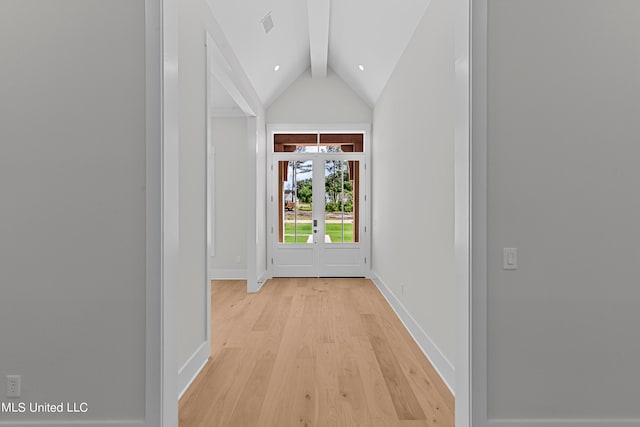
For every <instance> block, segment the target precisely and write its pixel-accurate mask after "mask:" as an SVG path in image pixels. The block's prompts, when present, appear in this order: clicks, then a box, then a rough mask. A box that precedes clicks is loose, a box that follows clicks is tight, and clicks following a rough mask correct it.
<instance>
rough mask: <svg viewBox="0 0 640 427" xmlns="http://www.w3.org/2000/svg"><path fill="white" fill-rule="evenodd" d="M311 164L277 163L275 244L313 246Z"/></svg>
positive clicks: (296, 162)
mask: <svg viewBox="0 0 640 427" xmlns="http://www.w3.org/2000/svg"><path fill="white" fill-rule="evenodd" d="M312 177H313V162H312V161H311V160H307V161H280V162H278V185H279V190H280V191H279V192H278V194H279V200H278V202H279V206H280V209H279V217H280V218H279V219H280V221H279V227H278V242H280V243H291V244H305V243H313V231H312V227H311V225H312V224H311V215H312V200H311V198H312V194H313V192H312V186H311V182H312Z"/></svg>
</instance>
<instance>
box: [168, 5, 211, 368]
mask: <svg viewBox="0 0 640 427" xmlns="http://www.w3.org/2000/svg"><path fill="white" fill-rule="evenodd" d="M179 6H180V20H179V35H178V37H179V38H178V43H179V44H178V53H179V56H178V60H179V67H178V70H179V78H180V127H179V131H180V207H179V209H180V231H179V232H180V254H179V258H180V261H179V262H180V265H179V282H178V289H177V294H176V296H177V305H178V313H179V315H178V356H177V357H178V368H182V367H184V365H185V364H186V363H187V362H188V361H189V359H190V358H191V356H192V355H193V354H194V352H195V351H197V349H198V348H199V347H200V346H202V344H203V343H204V342H205V341H206V339H207V337H206V330H205V326H206V312H205V307H206V305H205V304H206V303H205V301H206V283H207V277H206V220H205V215H206V193H205V184H206V135H205V133H206V121H205V111H204V107H205V94H206V91H205V63H206V54H205V47H204V40H205V35H204V34H205V33H204V28H203V24H202V18H201V13H202V0H184V1H180V2H179Z"/></svg>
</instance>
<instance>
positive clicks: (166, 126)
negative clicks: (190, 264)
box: [147, 0, 180, 427]
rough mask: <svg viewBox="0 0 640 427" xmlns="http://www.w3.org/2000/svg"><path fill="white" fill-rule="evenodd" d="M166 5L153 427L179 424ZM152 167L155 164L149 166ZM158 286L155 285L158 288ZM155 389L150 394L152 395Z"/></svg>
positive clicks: (175, 171)
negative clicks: (157, 410)
mask: <svg viewBox="0 0 640 427" xmlns="http://www.w3.org/2000/svg"><path fill="white" fill-rule="evenodd" d="M161 1H162V25H161V26H160V28H161V30H160V31H161V34H162V81H161V84H160V85H159V86H160V87H161V88H162V107H161V108H162V112H161V114H162V136H161V140H162V153H161V158H160V164H161V165H162V166H161V168H162V169H161V171H160V179H161V182H162V184H161V185H162V187H161V202H160V204H159V207H160V210H161V212H162V222H161V225H160V230H161V233H162V238H161V239H162V240H161V248H162V249H161V253H160V254H159V255H160V256H161V257H162V278H161V282H160V283H161V285H160V295H159V298H158V300H157V301H156V303H157V304H158V305H159V306H160V307H161V316H160V319H159V322H158V323H159V324H160V325H161V328H162V329H161V330H162V341H161V343H160V348H159V349H158V350H156V351H157V352H159V353H160V355H161V372H162V377H161V380H160V381H161V388H160V390H161V405H162V406H161V408H162V414H161V419H160V420H158V421H159V422H158V423H155V422H154V421H151V422H150V423H149V426H154V427H155V426H161V427H173V426H176V425H178V369H176V367H177V366H178V361H177V347H178V345H177V337H178V330H177V328H178V320H177V309H176V306H175V301H176V292H177V288H178V286H177V284H178V271H179V267H178V260H179V251H180V245H179V235H180V234H179V229H180V223H179V215H178V214H179V212H178V207H179V202H180V191H179V184H180V161H179V159H180V156H179V154H180V143H179V132H178V129H179V125H180V114H179V110H178V106H179V104H180V89H179V88H180V82H179V78H178V16H179V13H178V12H179V11H178V0H161ZM149 166H153V163H152V164H150V165H148V166H147V167H149ZM155 285H156V286H157V284H155ZM153 391H154V390H152V392H153Z"/></svg>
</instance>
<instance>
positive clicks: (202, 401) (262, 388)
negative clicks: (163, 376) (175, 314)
mask: <svg viewBox="0 0 640 427" xmlns="http://www.w3.org/2000/svg"><path fill="white" fill-rule="evenodd" d="M211 304H212V309H211V323H212V348H211V354H212V357H211V359H210V360H209V362H208V363H207V365H206V366H205V367H204V369H203V371H202V373H201V374H200V375H199V376H198V378H196V380H195V381H194V383H193V384H192V385H191V387H190V388H189V390H187V392H186V393H185V394H184V396H183V397H182V399H180V403H179V411H180V412H179V414H180V427H215V426H224V427H235V426H238V427H249V426H264V427H271V426H273V427H284V426H305V427H307V426H319V427H323V426H337V427H338V426H344V427H356V426H366V427H369V426H374V427H375V426H380V427H393V426H397V427H403V426H443V427H453V426H454V415H453V414H454V399H453V396H452V395H451V393H450V392H449V390H448V389H447V387H446V386H445V384H444V383H443V382H442V380H441V379H440V377H439V376H438V374H437V373H436V372H435V370H434V369H433V368H432V366H431V365H430V363H429V361H428V360H427V359H426V358H425V357H424V355H423V354H422V352H421V351H420V349H419V348H418V347H417V345H416V344H415V342H414V341H413V340H412V338H411V337H410V335H409V333H408V332H407V331H406V329H405V328H404V326H403V325H402V323H400V321H399V320H398V318H397V317H396V315H395V313H394V312H393V311H392V310H391V307H389V305H388V304H387V302H386V301H385V299H384V298H383V297H382V295H381V294H380V292H379V291H378V289H377V288H376V286H375V285H374V284H373V283H372V282H371V281H369V280H366V279H274V280H270V281H268V282H267V283H266V284H265V285H264V287H263V289H262V290H261V291H260V292H259V293H257V294H247V293H246V283H245V282H242V281H214V282H212V285H211Z"/></svg>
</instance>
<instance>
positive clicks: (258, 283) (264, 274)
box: [249, 271, 271, 293]
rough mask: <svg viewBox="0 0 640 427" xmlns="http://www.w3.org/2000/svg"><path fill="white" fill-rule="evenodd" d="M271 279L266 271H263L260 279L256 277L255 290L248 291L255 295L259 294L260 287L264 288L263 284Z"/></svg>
mask: <svg viewBox="0 0 640 427" xmlns="http://www.w3.org/2000/svg"><path fill="white" fill-rule="evenodd" d="M269 279H271V277H270V276H269V273H268V272H267V271H263V272H262V274H261V275H260V277H258V280H257V281H256V287H255V289H252V290H250V291H249V292H251V293H256V292H260V289H262V287H263V286H264V284H265V283H266V282H267V280H269Z"/></svg>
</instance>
